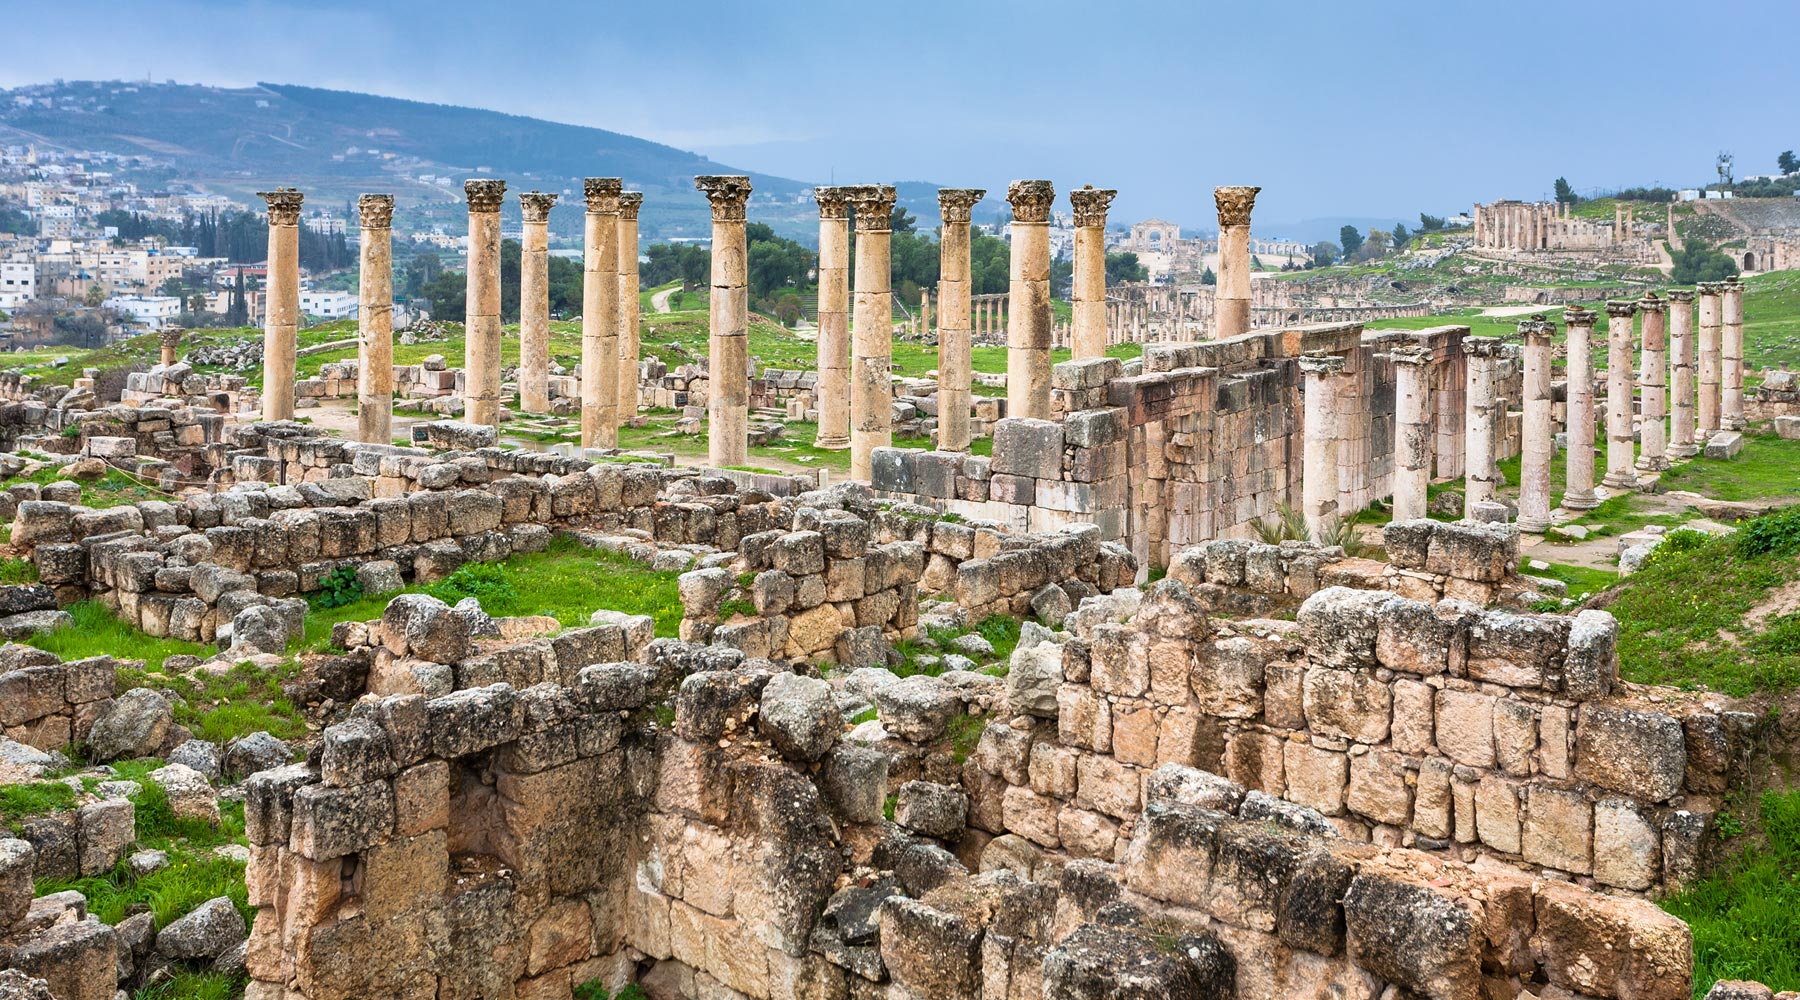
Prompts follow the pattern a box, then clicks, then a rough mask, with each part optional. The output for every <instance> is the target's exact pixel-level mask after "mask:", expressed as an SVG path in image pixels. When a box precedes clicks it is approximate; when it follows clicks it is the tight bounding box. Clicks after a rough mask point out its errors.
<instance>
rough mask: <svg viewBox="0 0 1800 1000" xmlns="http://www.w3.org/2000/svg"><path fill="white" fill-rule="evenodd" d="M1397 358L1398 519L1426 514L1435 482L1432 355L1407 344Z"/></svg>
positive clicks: (1408, 518)
mask: <svg viewBox="0 0 1800 1000" xmlns="http://www.w3.org/2000/svg"><path fill="white" fill-rule="evenodd" d="M1392 357H1393V359H1394V520H1396V521H1416V520H1418V519H1419V518H1422V517H1424V516H1425V514H1426V506H1425V504H1426V492H1427V489H1428V487H1429V486H1430V485H1431V451H1432V447H1431V439H1432V437H1433V435H1434V434H1435V433H1436V432H1435V431H1434V430H1433V428H1432V426H1431V424H1432V420H1431V416H1432V411H1431V369H1430V362H1431V354H1430V353H1429V352H1428V351H1425V350H1423V349H1421V348H1418V347H1403V348H1399V349H1396V350H1395V351H1394V352H1393V353H1392Z"/></svg>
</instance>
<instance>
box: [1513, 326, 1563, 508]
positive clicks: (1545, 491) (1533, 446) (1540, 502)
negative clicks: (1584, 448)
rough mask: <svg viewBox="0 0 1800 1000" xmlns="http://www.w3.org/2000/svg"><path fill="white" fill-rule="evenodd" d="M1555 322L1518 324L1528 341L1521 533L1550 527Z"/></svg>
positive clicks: (1520, 491) (1520, 472)
mask: <svg viewBox="0 0 1800 1000" xmlns="http://www.w3.org/2000/svg"><path fill="white" fill-rule="evenodd" d="M1555 332H1556V326H1555V324H1553V323H1548V322H1545V320H1544V319H1543V317H1541V316H1534V317H1532V318H1531V319H1528V320H1523V321H1521V322H1520V323H1519V333H1520V334H1521V335H1523V336H1524V338H1525V389H1524V397H1525V398H1524V409H1525V422H1524V427H1523V434H1522V439H1521V440H1520V442H1519V450H1520V453H1519V530H1520V531H1533V532H1541V531H1543V530H1544V529H1546V528H1548V527H1550V458H1551V456H1552V455H1554V454H1555V453H1556V424H1555V417H1554V415H1553V414H1552V413H1551V398H1550V336H1551V335H1552V334H1553V333H1555Z"/></svg>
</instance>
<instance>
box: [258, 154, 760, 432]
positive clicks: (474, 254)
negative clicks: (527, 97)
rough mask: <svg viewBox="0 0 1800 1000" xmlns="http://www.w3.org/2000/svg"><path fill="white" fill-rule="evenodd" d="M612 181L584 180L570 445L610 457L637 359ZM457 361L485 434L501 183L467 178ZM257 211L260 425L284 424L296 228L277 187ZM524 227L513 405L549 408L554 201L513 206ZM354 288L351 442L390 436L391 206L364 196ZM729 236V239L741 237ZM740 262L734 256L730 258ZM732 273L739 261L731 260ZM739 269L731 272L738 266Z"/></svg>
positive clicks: (627, 240)
mask: <svg viewBox="0 0 1800 1000" xmlns="http://www.w3.org/2000/svg"><path fill="white" fill-rule="evenodd" d="M621 188H622V182H621V181H620V180H619V179H618V178H593V177H591V178H588V179H587V182H586V184H585V194H586V196H587V208H588V214H587V250H586V263H585V270H584V280H583V286H582V379H581V395H582V400H581V402H582V405H581V443H582V445H583V447H596V448H611V447H616V446H617V443H618V428H619V425H620V424H621V423H622V422H623V421H625V420H627V419H630V418H631V417H632V416H635V415H636V411H637V356H638V349H639V342H638V334H637V322H638V308H637V297H638V273H637V216H638V209H639V207H640V206H641V204H642V201H643V195H642V194H641V193H639V192H635V191H623V190H621ZM463 190H464V194H465V197H466V198H467V201H468V209H469V253H468V273H467V282H468V285H467V300H466V304H465V313H464V324H465V348H464V362H463V377H464V390H463V392H464V395H463V405H464V419H466V420H468V421H469V422H471V423H478V424H488V425H497V424H498V423H499V417H500V395H501V393H500V386H501V380H500V372H501V367H502V366H501V360H500V358H501V350H500V349H501V341H502V335H501V325H500V207H501V204H502V202H503V200H504V198H505V195H506V182H505V181H501V180H492V179H479V180H471V181H468V182H466V183H465V184H464V186H463ZM261 197H262V198H263V200H264V201H265V202H266V203H267V205H268V209H269V264H268V293H267V294H268V319H267V322H266V324H265V326H264V330H263V419H265V420H291V419H293V415H294V392H293V388H292V387H293V384H294V381H295V379H294V373H295V344H296V334H297V328H298V321H299V314H300V305H299V301H300V258H299V220H300V206H301V204H302V201H303V196H302V194H301V193H300V192H298V191H295V190H292V189H289V188H278V189H276V190H275V191H269V192H263V193H262V194H261ZM519 202H520V209H521V215H522V218H523V220H524V239H523V242H522V247H521V249H522V253H521V259H520V275H519V278H520V304H519V367H518V389H519V405H520V408H521V409H522V410H523V411H524V412H526V413H547V412H549V409H550V400H549V372H550V283H549V218H550V209H551V207H552V206H554V205H555V204H556V195H554V194H546V193H543V192H540V191H531V192H527V193H525V194H522V195H520V196H519ZM358 209H359V213H360V215H361V226H362V239H361V277H360V287H359V289H358V333H357V341H358V351H357V362H358V363H357V439H358V440H359V441H363V442H368V443H382V444H385V443H387V442H388V440H389V439H390V437H391V434H392V424H393V395H394V372H393V364H394V343H393V309H394V295H393V287H394V286H393V217H394V197H393V195H388V194H365V195H363V196H362V197H361V198H360V199H359V200H358ZM741 228H742V227H741V226H740V230H741ZM740 257H741V255H740ZM740 263H741V261H740ZM740 270H741V268H740Z"/></svg>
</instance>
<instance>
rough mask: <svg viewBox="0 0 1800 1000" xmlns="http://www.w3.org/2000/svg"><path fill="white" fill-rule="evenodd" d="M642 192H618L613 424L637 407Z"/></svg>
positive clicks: (631, 416)
mask: <svg viewBox="0 0 1800 1000" xmlns="http://www.w3.org/2000/svg"><path fill="white" fill-rule="evenodd" d="M643 204H644V193H643V192H642V191H622V192H620V193H619V390H618V393H617V394H616V395H615V396H614V397H613V411H614V413H615V415H616V416H617V420H616V422H615V426H621V427H622V426H624V425H625V424H626V423H628V422H630V421H632V420H634V419H636V418H637V409H638V353H639V350H640V345H639V342H638V320H639V315H638V310H639V306H638V209H640V208H642V207H643Z"/></svg>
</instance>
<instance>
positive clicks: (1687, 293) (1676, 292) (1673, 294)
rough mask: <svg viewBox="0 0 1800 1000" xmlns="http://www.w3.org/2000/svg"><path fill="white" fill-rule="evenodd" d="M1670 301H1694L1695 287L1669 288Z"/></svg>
mask: <svg viewBox="0 0 1800 1000" xmlns="http://www.w3.org/2000/svg"><path fill="white" fill-rule="evenodd" d="M1669 301H1670V302H1681V303H1688V302H1692V301H1694V292H1693V289H1690V288H1671V289H1669Z"/></svg>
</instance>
